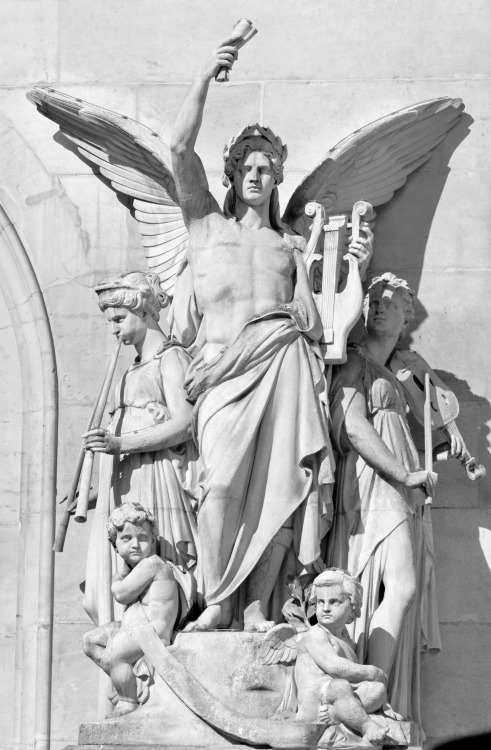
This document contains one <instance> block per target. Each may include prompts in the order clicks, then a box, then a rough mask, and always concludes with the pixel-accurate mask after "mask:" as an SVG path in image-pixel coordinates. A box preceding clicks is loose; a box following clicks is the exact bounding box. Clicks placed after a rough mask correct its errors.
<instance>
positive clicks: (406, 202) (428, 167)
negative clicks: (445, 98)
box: [371, 112, 474, 323]
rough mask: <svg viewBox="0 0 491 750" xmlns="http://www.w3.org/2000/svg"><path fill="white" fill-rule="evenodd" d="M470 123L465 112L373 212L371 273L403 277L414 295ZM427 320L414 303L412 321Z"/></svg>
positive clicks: (418, 306)
mask: <svg viewBox="0 0 491 750" xmlns="http://www.w3.org/2000/svg"><path fill="white" fill-rule="evenodd" d="M473 122H474V120H473V119H472V117H471V116H470V115H469V114H467V113H466V112H464V113H463V115H462V116H461V118H460V120H459V122H458V123H457V125H456V126H455V127H454V128H453V129H452V130H451V131H450V132H449V133H448V135H447V137H446V138H445V140H444V141H442V143H441V144H440V145H439V146H437V148H436V149H435V150H434V152H433V154H432V156H431V159H430V160H429V161H428V162H426V164H425V165H424V166H423V167H421V169H418V170H417V171H416V172H414V173H413V174H412V175H410V176H409V178H408V180H407V183H406V185H405V186H404V187H403V188H402V189H401V190H398V191H397V192H396V193H395V195H394V197H393V198H392V200H391V201H390V202H389V203H388V204H386V205H384V206H380V208H378V209H377V221H376V225H375V232H376V248H375V254H374V263H373V269H371V270H373V272H374V273H376V272H380V271H392V272H393V273H395V274H397V275H398V276H399V275H402V276H404V278H406V279H407V281H408V282H409V284H410V286H411V287H412V288H413V289H414V291H415V292H416V295H417V294H418V290H419V285H420V280H421V273H422V269H423V263H424V256H425V252H426V243H427V241H428V236H429V233H430V229H431V225H432V222H433V218H434V215H435V212H436V209H437V206H438V203H439V201H440V197H441V195H442V192H443V189H444V187H445V183H446V181H447V177H448V175H449V173H450V167H449V166H448V164H449V161H450V159H451V157H452V154H453V153H454V151H455V150H456V149H457V148H458V146H459V145H460V144H461V143H462V141H464V140H465V138H467V136H468V135H469V132H470V126H471V124H472V123H473ZM426 317H427V313H426V310H425V309H424V307H423V306H422V305H421V304H420V303H417V306H416V318H415V319H416V321H417V322H418V323H421V322H422V321H423V320H424V319H425V318H426Z"/></svg>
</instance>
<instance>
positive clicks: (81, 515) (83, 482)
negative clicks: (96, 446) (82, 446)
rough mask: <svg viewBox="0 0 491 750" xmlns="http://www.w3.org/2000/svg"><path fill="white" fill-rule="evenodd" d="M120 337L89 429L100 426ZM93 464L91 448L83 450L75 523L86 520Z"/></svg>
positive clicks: (115, 362)
mask: <svg viewBox="0 0 491 750" xmlns="http://www.w3.org/2000/svg"><path fill="white" fill-rule="evenodd" d="M121 342H122V339H121V338H118V340H117V342H116V346H115V347H114V351H113V355H112V357H111V361H110V362H109V367H108V368H107V372H106V377H105V378H104V382H103V384H102V388H101V392H100V395H99V398H98V400H97V407H96V409H95V413H94V418H93V420H92V423H91V425H90V429H91V430H96V429H98V428H99V427H100V426H101V422H102V418H103V416H104V411H105V409H106V403H107V398H108V396H109V390H110V388H111V382H112V379H113V376H114V371H115V369H116V365H117V362H118V355H119V350H120V349H121ZM93 466H94V453H93V451H91V450H86V451H85V456H84V459H83V464H82V470H81V473H80V491H79V493H78V501H77V510H76V511H75V520H76V521H77V523H85V522H86V520H87V510H88V507H89V493H90V482H91V479H92V469H93Z"/></svg>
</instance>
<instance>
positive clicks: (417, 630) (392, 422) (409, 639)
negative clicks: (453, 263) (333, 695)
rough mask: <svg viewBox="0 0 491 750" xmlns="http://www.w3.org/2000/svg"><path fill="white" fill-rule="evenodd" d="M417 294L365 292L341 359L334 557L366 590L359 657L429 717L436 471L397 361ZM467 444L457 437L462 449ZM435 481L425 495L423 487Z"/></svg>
mask: <svg viewBox="0 0 491 750" xmlns="http://www.w3.org/2000/svg"><path fill="white" fill-rule="evenodd" d="M413 306H414V292H413V291H412V290H411V289H410V288H409V286H408V285H407V283H406V282H405V281H404V280H403V279H398V278H396V277H395V276H394V274H392V273H384V274H383V275H382V276H380V277H377V278H375V279H373V281H372V283H371V285H370V287H369V290H368V294H367V295H366V297H365V305H364V314H365V325H366V336H365V338H364V340H363V342H362V344H361V345H360V346H354V347H352V348H351V349H348V361H347V363H346V364H345V365H342V366H340V367H336V368H335V369H334V371H333V380H332V386H331V392H330V403H331V416H332V423H333V435H332V436H333V441H334V445H335V448H336V451H337V454H338V460H337V465H336V490H335V516H334V522H333V527H332V530H331V532H330V537H329V541H328V549H329V564H331V565H335V566H338V567H343V568H346V569H347V570H349V571H350V573H351V574H352V575H354V576H355V577H356V578H358V579H359V580H360V581H361V583H362V585H363V589H364V591H365V592H366V595H365V597H364V603H363V611H362V614H361V617H360V618H359V619H358V620H357V621H356V623H355V624H354V625H353V628H354V630H353V633H352V637H353V640H354V641H355V643H356V644H357V653H358V657H359V659H360V661H362V662H364V663H367V664H373V665H375V666H377V667H379V668H380V669H382V670H383V671H384V672H385V673H386V674H387V675H388V697H389V702H390V704H391V705H392V707H393V708H394V709H395V710H396V711H397V712H400V713H401V714H402V715H403V716H404V718H410V719H412V720H413V721H415V722H416V723H418V724H420V715H419V664H420V653H421V652H422V651H426V652H430V653H431V652H432V651H437V650H439V648H440V637H439V628H438V615H437V611H436V597H435V581H434V571H433V542H432V531H431V520H430V506H429V504H427V503H425V499H427V497H428V495H431V494H432V493H433V489H434V486H435V484H436V478H437V477H436V474H434V473H433V472H432V471H431V470H430V471H428V470H421V469H420V466H419V459H418V453H417V450H416V448H415V445H414V443H413V440H412V437H411V434H410V431H409V427H408V423H407V420H406V410H407V407H406V399H405V396H404V392H403V388H402V386H401V384H400V383H399V381H398V380H397V378H396V377H395V375H394V374H393V373H392V372H391V370H390V369H389V367H390V361H391V358H392V356H393V355H394V351H395V348H396V345H397V343H398V341H399V340H400V338H401V337H402V335H403V334H404V332H405V331H406V329H407V327H408V325H409V323H410V321H411V319H412V318H413V315H414V313H413ZM461 449H462V446H460V445H457V444H456V443H455V441H452V452H453V455H456V454H458V453H459V452H460V451H461ZM423 487H424V488H425V489H426V495H425V493H424V492H421V489H422V488H423Z"/></svg>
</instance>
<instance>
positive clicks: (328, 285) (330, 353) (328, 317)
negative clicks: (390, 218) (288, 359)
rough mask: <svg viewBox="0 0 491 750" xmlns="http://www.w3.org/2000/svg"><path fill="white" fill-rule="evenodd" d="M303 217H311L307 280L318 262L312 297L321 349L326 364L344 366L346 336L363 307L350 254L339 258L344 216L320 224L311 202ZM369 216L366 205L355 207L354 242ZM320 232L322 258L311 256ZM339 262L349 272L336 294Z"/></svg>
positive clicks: (343, 244)
mask: <svg viewBox="0 0 491 750" xmlns="http://www.w3.org/2000/svg"><path fill="white" fill-rule="evenodd" d="M305 213H306V214H307V215H308V216H313V217H314V222H313V224H312V233H311V237H310V240H309V244H308V247H307V258H306V265H307V270H308V272H309V276H310V278H311V280H313V276H312V264H313V262H314V261H317V262H319V261H322V286H321V291H320V292H316V291H314V293H313V295H314V299H315V302H316V305H317V309H318V310H319V314H320V317H321V321H322V328H323V337H322V341H321V348H322V352H323V355H324V359H325V361H326V362H328V363H330V364H341V363H343V362H346V343H347V340H348V334H349V332H350V331H351V329H352V328H353V326H354V325H355V323H356V321H357V320H358V318H359V317H360V314H361V310H362V306H363V289H362V285H361V279H360V272H359V267H358V263H357V260H356V258H354V257H353V256H352V255H351V254H350V253H348V254H347V255H345V256H344V258H343V251H344V249H345V247H346V235H347V229H348V216H347V215H346V214H340V215H338V216H329V217H328V220H327V223H324V216H325V209H324V207H323V206H321V204H320V203H315V202H311V203H308V204H307V206H306V207H305ZM372 216H373V208H372V206H371V205H370V204H369V203H367V202H366V201H357V203H355V205H354V206H353V211H352V216H351V226H352V235H353V240H355V241H356V240H357V239H358V237H359V234H360V219H361V217H363V218H364V219H365V221H370V220H371V218H372ZM322 230H323V231H324V245H323V252H322V254H319V253H315V247H316V245H317V243H318V240H319V237H320V234H321V232H322ZM341 260H346V261H347V263H348V269H349V270H348V275H347V277H346V283H345V285H344V288H343V289H342V290H341V291H338V286H339V276H340V268H341Z"/></svg>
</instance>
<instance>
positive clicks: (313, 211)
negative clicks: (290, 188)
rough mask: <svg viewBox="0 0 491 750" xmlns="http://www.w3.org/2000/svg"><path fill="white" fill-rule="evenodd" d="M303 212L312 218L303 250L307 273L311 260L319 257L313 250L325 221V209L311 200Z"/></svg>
mask: <svg viewBox="0 0 491 750" xmlns="http://www.w3.org/2000/svg"><path fill="white" fill-rule="evenodd" d="M305 213H306V215H307V216H309V217H311V218H313V222H312V225H311V227H310V238H309V241H308V242H307V249H306V251H305V265H306V266H307V273H309V272H310V267H311V265H312V263H313V261H314V260H319V259H320V255H317V254H316V252H315V251H316V249H317V245H318V243H319V238H320V236H321V234H322V230H323V229H324V224H325V223H326V209H325V208H324V206H323V205H322V204H321V203H317V201H311V202H310V203H307V205H306V206H305Z"/></svg>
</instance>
